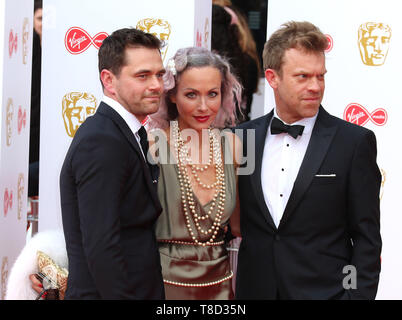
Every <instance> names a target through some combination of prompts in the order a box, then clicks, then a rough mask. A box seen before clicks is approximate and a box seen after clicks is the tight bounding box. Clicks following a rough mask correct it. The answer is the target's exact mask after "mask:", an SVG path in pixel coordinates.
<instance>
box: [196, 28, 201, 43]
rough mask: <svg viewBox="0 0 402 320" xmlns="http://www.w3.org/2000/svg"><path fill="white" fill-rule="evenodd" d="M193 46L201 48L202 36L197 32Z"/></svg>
mask: <svg viewBox="0 0 402 320" xmlns="http://www.w3.org/2000/svg"><path fill="white" fill-rule="evenodd" d="M195 46H196V47H201V46H202V34H201V33H200V32H199V31H198V30H197V36H196V40H195Z"/></svg>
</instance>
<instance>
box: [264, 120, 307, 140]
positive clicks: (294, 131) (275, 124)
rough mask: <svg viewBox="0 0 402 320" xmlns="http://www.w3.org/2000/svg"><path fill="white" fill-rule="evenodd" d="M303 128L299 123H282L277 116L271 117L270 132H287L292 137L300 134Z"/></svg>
mask: <svg viewBox="0 0 402 320" xmlns="http://www.w3.org/2000/svg"><path fill="white" fill-rule="evenodd" d="M303 130H304V126H301V125H293V126H290V125H287V124H284V123H283V122H282V121H281V120H279V119H278V118H273V119H272V123H271V134H279V133H284V132H285V133H287V134H289V135H290V136H292V137H293V138H295V139H296V138H297V136H301V135H302V133H303Z"/></svg>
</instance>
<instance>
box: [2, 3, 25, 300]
mask: <svg viewBox="0 0 402 320" xmlns="http://www.w3.org/2000/svg"><path fill="white" fill-rule="evenodd" d="M32 18H33V1H32V0H6V1H1V4H0V52H1V53H0V78H1V80H0V100H1V112H0V129H1V131H0V137H1V140H0V272H1V278H0V300H2V299H4V297H5V290H6V283H7V277H8V273H9V270H10V269H11V267H12V265H13V263H14V261H15V259H16V258H17V256H18V254H19V252H20V251H21V250H22V248H23V246H24V245H25V239H26V227H27V217H26V211H27V210H26V209H27V189H28V158H29V153H28V150H29V149H28V148H29V146H28V144H29V119H30V103H31V69H32V67H31V63H32V30H33V26H32Z"/></svg>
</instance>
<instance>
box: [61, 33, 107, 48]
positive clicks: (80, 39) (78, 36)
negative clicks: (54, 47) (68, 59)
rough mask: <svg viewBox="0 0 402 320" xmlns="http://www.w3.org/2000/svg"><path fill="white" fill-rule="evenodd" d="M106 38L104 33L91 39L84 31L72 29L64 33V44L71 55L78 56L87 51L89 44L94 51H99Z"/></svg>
mask: <svg viewBox="0 0 402 320" xmlns="http://www.w3.org/2000/svg"><path fill="white" fill-rule="evenodd" d="M108 36H109V35H108V34H107V33H106V32H99V33H97V34H96V35H95V36H94V37H91V36H90V35H89V34H88V32H86V31H85V30H84V29H82V28H79V27H72V28H70V29H68V31H67V33H66V36H65V38H64V44H65V46H66V49H67V50H68V52H70V53H71V54H80V53H83V52H84V51H85V50H87V49H88V48H89V47H90V46H91V44H92V45H94V47H95V48H96V49H99V48H100V46H101V45H102V42H103V40H105V38H107V37H108Z"/></svg>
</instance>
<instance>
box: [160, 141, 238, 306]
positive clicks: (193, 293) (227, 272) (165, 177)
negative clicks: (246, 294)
mask: <svg viewBox="0 0 402 320" xmlns="http://www.w3.org/2000/svg"><path fill="white" fill-rule="evenodd" d="M221 141H222V146H223V149H224V148H225V139H221ZM226 146H227V148H228V147H229V146H228V144H226ZM166 149H167V154H166V155H167V156H168V158H167V159H169V157H170V148H169V145H168V144H167V148H166ZM161 159H162V160H167V159H163V157H162V156H161ZM163 163H166V161H164V162H162V164H160V176H159V181H158V196H159V199H160V202H161V204H162V208H163V212H162V214H161V216H160V217H159V219H158V221H157V226H156V236H157V239H158V242H159V252H160V257H161V264H162V274H163V279H164V282H165V294H166V299H169V300H176V299H178V300H192V299H197V300H208V299H211V300H212V299H215V300H225V299H232V298H233V291H232V286H231V278H232V276H233V273H232V271H231V268H230V263H229V257H228V252H227V250H226V243H223V244H220V245H213V246H212V245H210V246H205V247H203V246H199V245H194V244H189V243H193V239H192V237H191V236H190V234H189V231H188V228H187V226H186V223H185V217H184V212H183V208H182V206H183V205H182V201H181V192H180V183H179V180H178V166H177V165H176V164H171V163H169V164H163ZM224 171H225V188H226V190H225V192H226V199H225V209H224V213H223V216H222V220H221V228H220V229H219V232H218V234H217V236H216V239H215V242H221V241H223V239H224V227H225V226H226V225H227V224H228V221H229V217H230V215H231V213H232V212H233V210H234V208H235V204H236V176H235V169H234V166H233V164H225V165H224ZM193 196H194V200H195V202H196V212H197V213H200V212H203V213H205V212H208V209H209V206H210V205H211V202H209V203H207V204H205V205H204V206H202V205H201V204H200V203H199V201H198V199H197V197H196V196H195V195H194V194H193ZM213 217H214V215H213ZM209 223H211V222H210V221H209ZM193 230H197V229H196V228H195V227H194V225H193ZM209 238H210V235H207V236H205V235H203V236H200V234H199V235H198V237H197V239H198V240H199V241H203V242H205V241H207V240H208V239H209ZM183 243H186V244H183Z"/></svg>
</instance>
